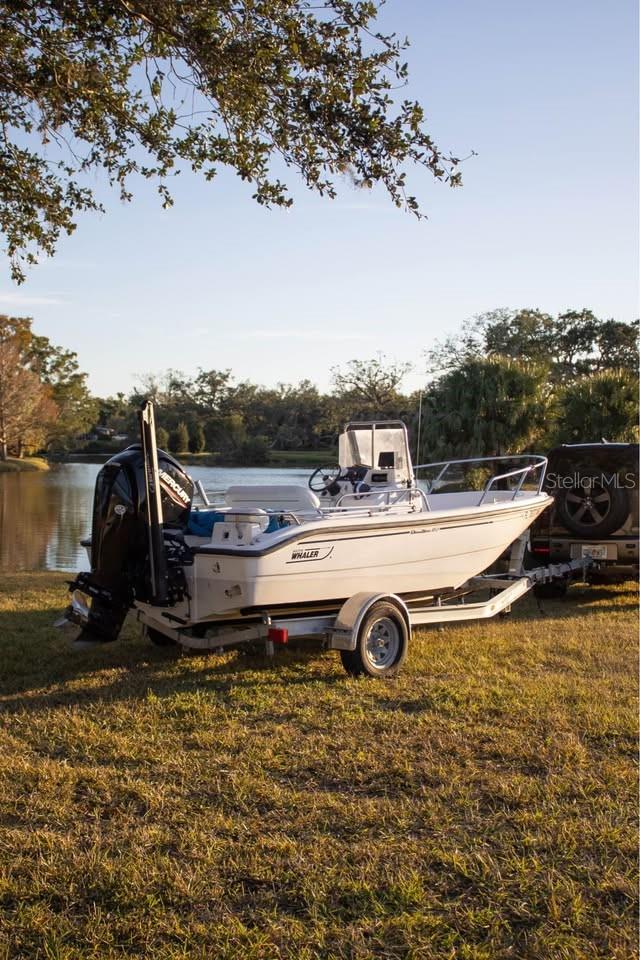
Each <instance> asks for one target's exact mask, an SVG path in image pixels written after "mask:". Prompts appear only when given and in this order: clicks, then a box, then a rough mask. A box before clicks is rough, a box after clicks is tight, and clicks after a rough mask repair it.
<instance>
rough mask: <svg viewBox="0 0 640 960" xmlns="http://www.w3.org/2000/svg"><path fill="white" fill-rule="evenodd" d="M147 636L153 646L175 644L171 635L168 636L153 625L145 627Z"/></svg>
mask: <svg viewBox="0 0 640 960" xmlns="http://www.w3.org/2000/svg"><path fill="white" fill-rule="evenodd" d="M147 636H148V638H149V640H151V643H152V644H153V645H154V646H155V647H175V645H176V642H175V640H174V639H173V637H168V636H167V635H166V633H162V632H161V631H160V630H155V629H154V628H153V627H147Z"/></svg>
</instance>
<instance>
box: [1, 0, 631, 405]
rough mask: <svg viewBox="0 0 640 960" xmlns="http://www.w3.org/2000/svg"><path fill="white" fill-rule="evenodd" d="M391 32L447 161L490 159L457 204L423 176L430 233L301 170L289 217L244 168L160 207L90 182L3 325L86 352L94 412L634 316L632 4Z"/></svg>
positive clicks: (385, 20) (140, 195)
mask: <svg viewBox="0 0 640 960" xmlns="http://www.w3.org/2000/svg"><path fill="white" fill-rule="evenodd" d="M380 23H381V27H382V28H384V29H385V30H386V31H392V30H395V31H397V32H398V33H399V34H401V35H404V34H406V35H408V36H409V38H410V40H411V48H410V50H409V51H408V53H407V56H406V59H407V60H408V62H409V69H410V85H409V88H408V90H407V91H406V95H408V96H411V97H413V98H415V99H418V100H420V102H421V103H422V105H423V106H424V107H425V110H426V115H427V123H426V126H427V129H428V130H429V132H430V133H431V135H432V136H433V138H434V140H435V141H436V143H438V145H439V146H440V147H441V148H443V149H444V150H451V151H452V152H453V153H454V154H456V155H457V156H466V155H468V154H469V153H470V152H471V151H472V150H473V151H476V153H477V156H475V157H472V158H471V159H469V160H467V161H466V162H465V163H464V165H463V180H464V186H463V187H462V188H461V189H458V190H453V189H451V188H449V187H447V186H445V185H443V184H439V183H436V182H435V181H434V180H433V178H431V177H430V175H428V174H427V173H425V172H423V171H413V172H410V174H409V186H410V188H411V189H410V192H412V193H415V194H416V195H417V196H418V199H419V200H420V202H421V205H422V208H423V210H424V211H425V213H426V214H427V215H428V219H427V220H424V221H417V220H416V219H415V218H414V217H413V216H412V215H411V214H409V213H405V212H402V211H399V210H397V209H396V208H395V207H394V206H393V205H392V203H391V201H390V200H389V199H387V197H386V195H385V194H384V193H383V192H382V191H379V190H373V191H363V190H356V189H354V188H353V187H352V186H351V185H350V183H349V182H347V181H345V182H343V183H340V184H339V196H338V199H337V200H334V201H331V200H328V199H322V198H318V197H315V196H314V195H313V194H311V193H310V192H308V191H306V190H305V189H304V188H302V187H301V186H300V183H299V181H297V180H296V175H295V173H294V172H291V173H290V175H289V177H288V182H289V183H290V184H291V186H292V187H293V188H294V189H293V195H294V197H295V199H296V203H295V205H294V207H293V208H292V209H290V210H288V211H281V210H271V211H269V210H265V209H263V208H261V207H259V206H258V205H257V204H256V203H255V202H254V201H253V200H252V199H251V192H252V191H251V189H250V188H249V187H247V185H245V184H243V183H242V182H241V181H240V180H239V179H238V177H237V176H236V175H235V174H233V173H232V172H223V173H221V174H220V176H219V177H217V178H216V179H215V180H214V181H213V182H212V183H207V182H205V181H204V180H203V179H201V178H199V177H197V176H196V175H191V174H184V175H183V176H181V177H179V178H177V179H176V180H175V182H174V183H173V184H172V185H171V190H172V193H173V196H174V199H175V205H174V207H173V208H171V209H170V210H166V211H164V210H162V209H161V206H160V203H159V200H158V198H157V194H156V192H155V190H154V188H153V187H152V186H150V185H149V184H147V183H144V182H143V183H142V184H141V185H140V186H139V188H138V189H137V190H136V197H135V199H134V201H133V202H132V203H130V204H126V203H125V204H123V203H121V202H120V200H119V199H118V197H117V195H116V194H115V192H114V193H110V192H109V191H108V190H106V189H105V187H104V184H103V183H102V182H101V181H100V180H99V179H96V180H95V186H96V189H97V191H98V192H99V195H100V197H101V199H103V201H104V202H105V205H106V207H107V211H106V213H105V214H104V215H96V214H89V213H88V214H84V215H82V216H81V217H80V218H79V221H78V227H77V230H76V232H75V233H74V234H73V235H72V236H71V237H69V238H64V239H62V240H61V242H60V244H59V247H58V252H57V254H56V255H55V257H54V258H52V259H48V260H46V259H45V260H43V261H41V263H40V264H39V265H38V266H37V267H35V268H32V269H30V270H29V273H28V279H27V281H26V283H24V284H22V285H21V286H20V287H16V286H15V285H14V284H13V283H12V281H11V280H10V277H9V270H8V265H7V264H6V261H4V262H3V263H2V264H0V267H2V269H1V272H0V312H4V313H10V314H13V315H19V316H32V317H33V318H34V329H36V331H37V332H38V333H41V334H45V335H46V336H48V337H50V339H51V340H53V341H54V342H56V343H59V344H61V345H63V346H65V347H68V348H71V349H73V350H75V351H76V352H77V353H78V357H79V361H80V365H81V368H82V369H83V370H86V371H87V372H88V373H89V385H90V387H91V389H92V390H93V391H94V392H95V393H96V394H98V395H101V396H105V395H109V394H115V393H116V392H118V391H124V392H127V391H128V390H129V389H130V388H131V387H132V386H133V385H134V383H135V378H136V375H138V374H145V373H149V372H161V371H163V370H166V369H167V368H173V369H177V370H182V371H184V372H185V373H187V374H193V373H195V372H196V371H197V369H198V368H199V367H202V368H204V369H212V368H215V369H227V368H231V370H232V371H233V374H234V376H235V377H236V378H237V379H239V380H242V379H250V380H252V381H254V382H256V383H262V384H265V385H268V386H271V385H274V384H276V383H278V382H285V383H294V382H297V381H298V380H300V379H303V378H308V379H310V380H312V381H314V382H316V383H317V384H318V385H319V386H320V387H321V388H322V389H325V388H327V386H328V385H329V383H330V370H331V368H332V367H334V366H336V365H344V364H345V363H347V362H348V361H349V360H351V359H354V358H358V359H368V358H371V357H376V356H378V355H379V354H380V353H382V354H384V355H385V356H387V357H389V358H391V359H394V360H397V361H410V362H411V363H412V364H413V371H412V373H411V374H409V376H408V377H407V380H406V382H405V386H406V387H407V389H416V388H418V387H419V386H420V385H421V384H422V383H424V381H425V374H424V369H425V363H424V350H425V349H426V348H428V347H429V346H431V345H432V344H433V343H434V341H435V340H437V339H441V338H443V337H445V336H447V335H448V334H454V333H455V332H456V331H458V330H460V329H461V328H463V327H464V325H465V323H468V321H469V320H470V319H471V318H472V317H473V316H475V315H476V314H478V313H482V312H484V311H488V310H492V309H495V308H499V307H511V308H518V307H538V308H540V309H542V310H545V311H548V312H550V313H558V312H560V311H563V310H566V309H570V308H576V309H578V308H582V307H589V308H591V309H592V310H593V311H594V312H595V313H596V315H598V316H601V317H614V318H615V319H618V320H624V321H630V320H632V319H634V318H635V317H636V316H637V315H638V223H637V216H638V48H637V37H638V24H637V5H636V3H635V0H611V2H609V3H602V0H388V3H387V5H386V6H385V7H384V12H383V16H382V17H381V21H380Z"/></svg>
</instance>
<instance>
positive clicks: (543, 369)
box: [0, 310, 638, 464]
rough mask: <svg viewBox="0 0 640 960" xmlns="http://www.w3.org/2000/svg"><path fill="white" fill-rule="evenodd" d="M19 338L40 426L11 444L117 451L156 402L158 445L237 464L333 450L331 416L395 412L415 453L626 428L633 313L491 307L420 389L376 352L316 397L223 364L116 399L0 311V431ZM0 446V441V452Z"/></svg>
mask: <svg viewBox="0 0 640 960" xmlns="http://www.w3.org/2000/svg"><path fill="white" fill-rule="evenodd" d="M20 324H21V325H22V326H20ZM25 324H26V327H25ZM18 328H19V329H18ZM18 333H19V334H20V335H21V336H22V340H23V341H24V342H27V341H29V343H31V346H30V347H29V346H28V344H27V347H24V348H23V354H22V356H23V362H22V366H23V368H24V370H25V371H26V373H27V374H28V377H27V379H29V377H30V378H31V379H30V381H29V382H30V384H31V387H33V386H34V382H33V376H34V375H35V376H36V378H38V377H39V378H40V383H41V385H42V389H43V391H44V395H45V396H46V398H47V400H46V402H47V403H48V404H49V418H50V427H49V429H47V430H46V431H43V430H41V431H40V432H39V433H38V432H37V431H35V430H34V427H33V425H32V426H30V427H29V430H30V431H31V432H29V431H28V430H27V431H24V432H23V435H22V437H21V438H20V436H19V429H18V430H16V429H14V430H13V432H11V430H9V431H7V430H6V428H5V443H6V445H7V446H6V449H7V450H9V451H10V452H11V451H14V452H21V451H23V450H26V449H31V450H33V449H38V448H40V447H44V448H46V449H49V450H51V449H52V448H53V449H55V448H56V447H57V448H59V449H65V448H66V449H69V448H78V447H81V448H82V449H83V450H84V451H86V452H95V453H97V452H109V451H111V450H114V449H119V448H121V447H123V446H125V445H126V444H127V443H128V442H131V441H133V440H134V439H135V438H136V434H137V421H136V411H137V409H138V407H139V406H140V404H141V403H142V401H143V400H144V399H146V398H151V399H153V400H154V402H155V405H156V417H157V422H158V442H159V445H160V446H161V447H164V448H168V449H170V450H171V451H172V452H174V453H176V454H178V455H179V454H184V453H186V452H190V453H192V454H200V453H203V452H205V451H207V452H210V453H212V454H215V455H216V456H217V457H219V458H220V459H221V460H225V461H227V462H230V461H233V462H238V463H253V464H259V463H263V462H266V461H267V460H268V459H269V457H270V456H271V455H272V452H273V451H305V450H318V451H321V450H327V451H330V450H333V448H334V446H335V442H336V437H337V434H338V433H339V431H340V429H341V428H342V426H343V424H344V423H345V422H346V421H347V420H353V419H372V418H377V419H401V420H403V421H404V422H405V423H407V425H408V426H409V428H410V430H411V435H412V446H413V449H414V450H415V449H416V443H417V439H418V434H419V436H420V450H419V452H418V456H419V459H420V460H428V459H439V458H441V457H444V456H454V455H456V456H465V455H474V454H477V455H478V456H480V455H491V454H503V453H516V452H521V451H523V450H533V449H539V450H540V449H546V448H548V447H549V446H551V445H552V444H554V443H557V442H575V441H579V440H600V439H601V438H603V437H604V438H606V439H608V440H633V439H637V436H638V429H637V412H638V408H637V391H638V375H637V367H638V322H637V321H636V322H634V323H630V324H627V323H622V322H620V321H615V320H599V319H598V318H597V317H595V316H594V315H593V313H592V312H591V311H589V310H581V311H569V312H567V313H564V314H561V315H559V316H556V317H552V316H550V315H548V314H545V313H543V312H541V311H539V310H517V311H514V310H498V311H493V312H491V313H488V314H484V315H482V316H480V317H477V318H476V319H475V320H474V321H473V322H472V323H471V324H468V325H466V327H465V329H464V332H463V333H461V334H460V335H459V336H456V337H451V338H449V339H447V340H445V341H444V342H440V343H437V344H436V345H435V346H434V347H432V348H429V349H426V350H425V353H424V359H423V363H424V367H423V369H424V370H425V386H424V389H423V390H422V391H417V392H414V393H411V394H407V393H406V392H404V391H403V389H402V385H403V381H404V379H405V377H406V374H407V373H408V371H409V369H410V365H408V364H400V363H396V362H393V361H389V360H385V359H384V358H379V359H376V360H370V361H360V360H352V361H351V362H349V363H347V364H346V365H344V366H343V367H340V368H335V369H334V370H332V380H331V384H332V388H331V390H330V391H329V392H328V393H321V392H320V391H319V390H318V389H317V387H316V386H315V385H314V384H313V383H311V382H310V381H308V380H303V381H301V382H299V383H298V384H295V385H292V384H279V385H278V386H277V387H271V388H269V387H263V386H259V385H257V384H253V383H250V382H247V381H241V382H238V381H237V380H236V379H235V378H234V376H233V373H232V371H230V370H215V369H214V370H205V369H200V370H199V371H198V373H197V374H196V375H195V376H187V375H186V374H183V373H181V372H180V371H176V370H168V371H166V372H165V373H164V374H162V375H146V376H144V377H142V378H140V380H139V385H138V387H137V388H136V389H135V390H134V391H133V392H132V393H131V394H130V395H128V396H127V395H125V394H123V393H119V394H117V395H116V396H115V397H107V398H96V397H91V396H90V394H89V392H88V390H87V389H86V383H85V377H84V374H81V373H80V372H79V371H78V369H77V358H76V357H75V354H72V353H71V352H69V351H64V350H61V348H57V347H52V346H51V344H49V341H48V340H46V338H42V337H36V336H35V335H34V334H32V333H31V328H30V321H23V320H21V321H17V320H16V319H15V318H0V428H1V425H2V423H3V422H5V423H6V422H7V421H8V419H9V420H10V418H7V417H6V416H5V417H4V421H3V419H2V417H3V402H4V401H3V396H4V395H5V394H6V392H7V391H6V389H5V390H4V393H3V380H2V369H3V366H2V353H3V350H4V352H5V353H7V354H8V353H10V352H11V350H13V353H12V354H11V355H12V356H13V358H14V359H15V356H16V349H15V343H13V341H15V340H16V337H17V335H18ZM27 334H28V336H27ZM29 338H30V340H29ZM33 342H37V343H39V344H40V348H39V349H40V355H41V354H42V352H43V350H44V351H45V353H46V350H45V346H46V345H48V349H49V354H51V356H52V357H53V358H54V359H55V357H56V356H57V357H58V360H59V363H58V369H57V373H56V364H55V363H54V362H53V359H51V357H50V361H49V364H48V366H47V365H46V364H45V363H44V361H43V360H42V359H41V358H40V359H38V356H40V355H38V356H36V359H35V360H34V359H33V357H34V348H33ZM43 343H44V345H43ZM12 344H13V346H12ZM29 351H31V352H29ZM56 351H57V353H56ZM63 361H64V362H63ZM414 369H415V368H414ZM56 376H57V379H56ZM5 380H6V377H5ZM72 387H73V389H72ZM56 391H57V392H56ZM9 392H10V391H9ZM57 398H59V399H57ZM14 399H15V398H14ZM52 404H53V405H55V404H58V406H57V408H55V409H54V406H52ZM4 406H5V408H7V409H8V406H10V405H8V404H7V403H6V402H4ZM17 406H18V405H17V404H16V403H14V407H16V408H17ZM56 412H58V414H57V417H56ZM63 412H64V418H65V419H64V421H63V422H62V423H61V418H62V413H63ZM23 419H24V418H23ZM56 424H57V426H56ZM18 427H19V424H18ZM1 443H2V437H0V450H2V446H1Z"/></svg>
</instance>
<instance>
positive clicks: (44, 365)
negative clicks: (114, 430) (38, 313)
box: [0, 314, 99, 446]
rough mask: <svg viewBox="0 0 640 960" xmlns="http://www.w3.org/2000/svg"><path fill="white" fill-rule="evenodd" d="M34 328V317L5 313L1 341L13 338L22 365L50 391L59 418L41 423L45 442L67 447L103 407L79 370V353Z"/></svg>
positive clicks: (88, 425)
mask: <svg viewBox="0 0 640 960" xmlns="http://www.w3.org/2000/svg"><path fill="white" fill-rule="evenodd" d="M31 325H32V320H31V318H30V317H9V316H7V315H6V314H2V315H0V339H2V338H9V339H12V340H13V341H14V342H15V343H16V344H17V345H18V346H19V349H20V357H21V361H20V362H21V363H22V364H23V365H24V366H25V367H26V368H27V369H29V370H31V371H32V372H33V373H34V374H35V375H36V377H37V379H38V380H39V381H40V382H41V383H43V384H46V385H47V386H48V387H49V388H50V390H49V396H50V398H51V399H52V400H53V402H54V404H55V408H56V415H55V417H53V418H51V419H49V420H48V421H46V424H45V421H43V423H42V424H41V426H42V427H43V428H44V427H45V425H46V430H45V431H44V433H43V435H42V440H41V442H42V443H46V444H47V445H50V444H52V443H55V444H57V445H58V446H64V445H65V443H66V441H68V440H70V439H73V438H75V437H76V436H77V435H78V434H79V433H83V432H84V431H85V430H87V429H88V428H89V427H90V426H91V425H92V424H93V423H94V422H95V419H96V417H97V415H98V411H99V404H98V402H97V401H96V400H94V399H93V398H92V397H91V395H90V393H89V389H88V387H87V383H86V380H87V375H86V373H82V372H81V371H80V369H79V365H78V357H77V354H75V353H74V352H73V351H72V350H66V349H64V348H63V347H58V346H56V345H55V344H53V343H51V341H50V340H49V338H48V337H44V336H41V335H39V334H36V333H34V332H33V330H32V327H31Z"/></svg>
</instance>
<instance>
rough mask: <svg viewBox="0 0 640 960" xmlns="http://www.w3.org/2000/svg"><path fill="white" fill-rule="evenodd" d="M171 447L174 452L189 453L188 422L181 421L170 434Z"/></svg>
mask: <svg viewBox="0 0 640 960" xmlns="http://www.w3.org/2000/svg"><path fill="white" fill-rule="evenodd" d="M169 448H170V450H171V452H172V453H187V451H188V450H189V431H188V429H187V425H186V423H183V422H181V423H179V424H178V426H177V427H176V429H175V430H172V431H171V433H170V434H169Z"/></svg>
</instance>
